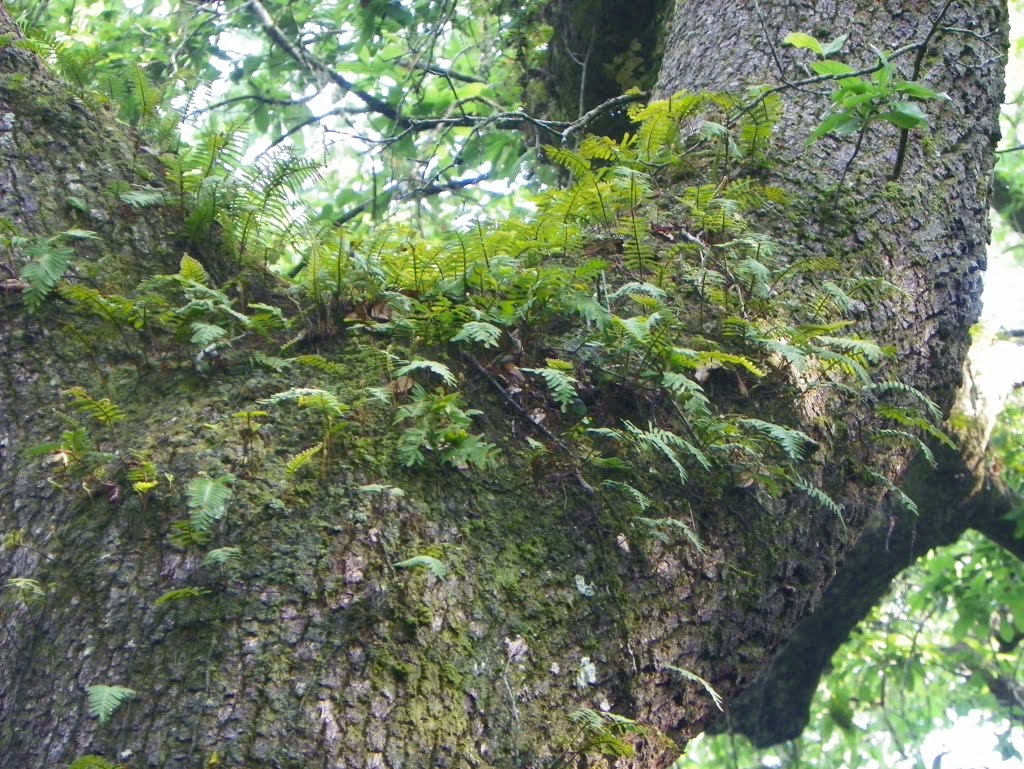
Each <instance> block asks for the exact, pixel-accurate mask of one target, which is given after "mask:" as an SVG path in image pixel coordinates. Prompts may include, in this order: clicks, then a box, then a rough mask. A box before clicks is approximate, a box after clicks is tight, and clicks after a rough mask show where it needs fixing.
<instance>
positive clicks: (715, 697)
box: [664, 665, 723, 710]
mask: <svg viewBox="0 0 1024 769" xmlns="http://www.w3.org/2000/svg"><path fill="white" fill-rule="evenodd" d="M664 667H665V669H666V670H671V671H672V672H673V673H678V674H679V675H681V676H682V677H683V678H685V679H687V680H689V681H693V682H695V683H698V684H700V685H701V686H703V687H704V691H706V692H707V693H708V695H710V697H711V701H712V702H714V703H715V707H716V708H718V709H719V710H723V708H722V702H723V700H722V695H721V694H719V693H718V692H717V691H715V688H714V687H713V686H712V685H711V684H710V683H708V682H707V681H705V680H704V679H703V678H701V677H700V676H699V675H697V674H696V673H691V672H690V671H689V670H686V669H685V668H680V667H676V666H675V665H665V666H664Z"/></svg>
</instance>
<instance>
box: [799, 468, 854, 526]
mask: <svg viewBox="0 0 1024 769" xmlns="http://www.w3.org/2000/svg"><path fill="white" fill-rule="evenodd" d="M793 485H794V486H795V487H796V488H798V489H799V490H800V491H802V492H803V493H804V494H806V495H807V496H808V497H810V498H811V499H812V500H814V501H815V502H817V503H818V504H819V505H820V506H821V507H823V508H825V509H826V510H828V511H829V512H830V513H835V515H836V516H837V517H838V518H839V520H840V521H843V508H842V506H841V505H840V504H839V503H838V502H836V501H835V500H834V499H832V497H830V496H829V495H828V494H826V493H825V492H824V491H823V490H821V489H819V488H818V487H817V486H815V485H814V484H812V483H808V482H807V481H806V480H804V479H803V478H801V477H800V476H796V477H795V478H793ZM843 523H844V524H845V521H843Z"/></svg>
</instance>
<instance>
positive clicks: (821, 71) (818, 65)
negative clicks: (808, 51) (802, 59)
mask: <svg viewBox="0 0 1024 769" xmlns="http://www.w3.org/2000/svg"><path fill="white" fill-rule="evenodd" d="M811 69H812V70H814V74H816V75H848V74H850V73H851V72H856V70H855V69H854V68H853V67H851V66H850V65H849V64H843V63H842V62H841V61H813V62H811Z"/></svg>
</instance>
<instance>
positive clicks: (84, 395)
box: [64, 387, 125, 427]
mask: <svg viewBox="0 0 1024 769" xmlns="http://www.w3.org/2000/svg"><path fill="white" fill-rule="evenodd" d="M64 394H65V395H68V396H70V397H71V399H72V400H71V405H72V406H74V407H75V410H76V411H78V412H79V413H80V414H85V415H86V416H88V417H90V418H92V419H95V420H96V421H97V422H99V423H100V424H101V425H106V426H107V427H110V426H111V425H114V424H117V423H118V422H120V421H122V420H123V419H124V418H125V415H124V412H123V411H121V409H120V407H119V406H118V405H117V404H115V403H113V402H112V401H111V400H110V399H109V398H93V397H92V396H91V395H89V393H88V392H87V391H86V389H85V388H84V387H69V388H68V389H67V390H65V391H64Z"/></svg>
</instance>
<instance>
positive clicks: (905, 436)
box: [872, 430, 938, 469]
mask: <svg viewBox="0 0 1024 769" xmlns="http://www.w3.org/2000/svg"><path fill="white" fill-rule="evenodd" d="M872 437H873V438H874V439H875V440H892V441H896V442H897V443H902V444H904V445H907V446H911V447H912V448H916V449H917V450H918V451H920V452H921V454H922V456H924V458H925V461H926V462H928V464H929V465H930V466H931V467H932V468H933V469H934V468H935V467H938V463H937V462H936V461H935V454H934V453H932V450H931V449H930V448H928V445H927V444H926V443H925V442H924V441H922V440H921V439H920V438H918V437H917V436H916V435H912V434H911V433H908V432H907V431H906V430H875V431H874V433H873V435H872Z"/></svg>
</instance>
